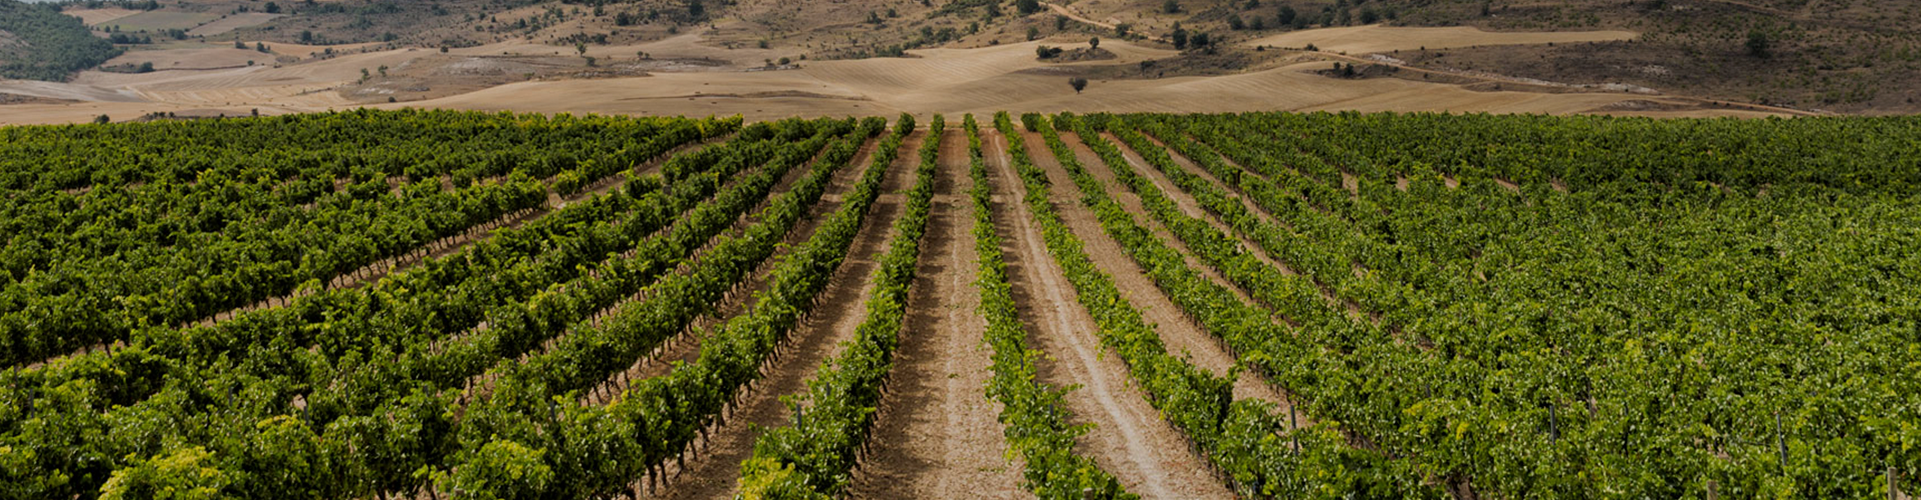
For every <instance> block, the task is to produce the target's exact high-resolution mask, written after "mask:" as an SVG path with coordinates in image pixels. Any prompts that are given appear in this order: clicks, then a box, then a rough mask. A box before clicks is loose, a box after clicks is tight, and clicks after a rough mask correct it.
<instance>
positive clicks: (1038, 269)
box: [987, 132, 1233, 498]
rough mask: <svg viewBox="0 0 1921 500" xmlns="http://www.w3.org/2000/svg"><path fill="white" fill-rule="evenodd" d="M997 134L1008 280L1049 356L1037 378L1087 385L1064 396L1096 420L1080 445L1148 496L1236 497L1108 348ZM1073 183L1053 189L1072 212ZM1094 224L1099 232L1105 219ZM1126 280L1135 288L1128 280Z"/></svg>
mask: <svg viewBox="0 0 1921 500" xmlns="http://www.w3.org/2000/svg"><path fill="white" fill-rule="evenodd" d="M990 135H991V136H990V137H989V138H988V141H987V143H988V144H989V145H990V146H991V148H992V150H991V151H990V152H988V153H987V156H988V161H989V162H990V163H992V164H994V165H993V166H994V169H995V170H996V175H995V176H994V181H993V182H994V183H995V186H994V192H995V193H996V198H995V200H994V201H995V203H994V205H995V206H994V210H995V212H996V215H995V224H996V226H997V230H999V231H1000V232H1001V234H1003V235H1006V236H1007V239H1006V240H1004V243H1003V245H1005V248H1003V249H1002V250H1003V251H1005V252H1006V256H1005V257H1006V259H1007V268H1008V280H1009V282H1010V283H1011V284H1012V285H1013V294H1014V299H1015V301H1016V303H1018V304H1019V306H1020V316H1021V322H1022V323H1026V324H1028V325H1031V327H1032V328H1033V333H1032V335H1033V337H1034V338H1033V339H1030V343H1029V345H1032V346H1034V347H1035V348H1037V349H1038V350H1040V351H1041V352H1042V353H1044V354H1045V355H1046V359H1044V360H1042V361H1043V362H1041V363H1037V364H1038V365H1039V366H1038V371H1039V373H1038V378H1040V379H1041V381H1042V382H1044V383H1047V384H1050V385H1053V386H1055V387H1068V386H1073V385H1079V386H1080V388H1079V389H1077V390H1074V391H1072V392H1069V393H1068V394H1067V397H1066V403H1067V406H1068V409H1069V410H1070V411H1071V412H1072V413H1073V414H1072V416H1071V419H1070V423H1073V424H1091V425H1092V428H1090V429H1089V430H1088V432H1087V434H1085V435H1082V436H1081V437H1080V439H1078V440H1077V441H1076V443H1075V445H1076V446H1075V447H1076V450H1075V451H1076V452H1077V453H1080V454H1083V455H1085V456H1088V457H1090V458H1093V459H1094V461H1095V462H1096V463H1097V464H1099V465H1100V466H1101V468H1102V469H1105V470H1107V471H1108V472H1110V473H1113V474H1114V475H1115V477H1116V478H1118V479H1119V480H1120V481H1121V484H1122V485H1124V486H1126V487H1127V489H1128V490H1129V491H1132V492H1135V493H1139V494H1142V495H1144V496H1148V497H1153V498H1171V497H1183V498H1231V497H1232V496H1233V495H1232V494H1231V493H1230V492H1229V491H1227V489H1226V488H1225V487H1224V486H1223V485H1222V484H1221V482H1220V480H1218V479H1217V478H1215V477H1214V476H1213V475H1212V474H1211V473H1209V472H1208V470H1207V466H1206V461H1205V460H1203V459H1202V458H1201V457H1199V456H1197V455H1196V454H1194V453H1193V451H1192V450H1191V448H1190V447H1189V446H1188V445H1187V442H1186V441H1185V438H1183V437H1182V436H1181V435H1180V433H1179V432H1178V431H1176V430H1175V429H1173V428H1172V427H1171V426H1169V425H1168V424H1167V422H1166V421H1165V420H1163V419H1162V418H1161V417H1160V414H1159V412H1158V411H1156V410H1155V409H1154V408H1153V406H1151V405H1149V404H1148V402H1147V400H1146V398H1145V394H1144V393H1142V392H1141V389H1140V388H1138V387H1135V386H1134V385H1133V384H1132V383H1131V379H1130V378H1129V377H1128V375H1127V367H1126V366H1125V365H1124V364H1123V363H1122V361H1121V359H1120V356H1119V355H1117V354H1114V353H1111V352H1107V349H1106V348H1104V347H1102V346H1101V345H1100V340H1099V339H1098V338H1096V337H1095V336H1094V332H1095V331H1098V329H1099V327H1098V326H1097V325H1096V323H1095V322H1094V319H1093V317H1091V316H1089V315H1088V313H1087V311H1086V309H1084V308H1082V307H1081V305H1080V303H1079V302H1076V301H1075V299H1074V297H1075V291H1074V289H1073V288H1072V286H1071V285H1070V284H1069V283H1068V282H1067V279H1066V275H1065V274H1064V272H1063V271H1062V269H1061V268H1060V266H1059V265H1058V264H1056V263H1055V262H1054V261H1053V258H1052V257H1050V256H1049V255H1048V251H1047V248H1046V246H1045V244H1044V243H1043V242H1042V235H1041V229H1040V226H1039V223H1038V222H1036V221H1035V220H1034V219H1033V214H1031V213H1030V212H1029V210H1028V208H1027V206H1026V204H1024V203H1022V202H1021V200H1022V198H1023V197H1022V194H1021V193H1022V192H1023V189H1022V188H1021V186H1020V185H1019V184H1020V176H1019V175H1018V174H1016V173H1015V171H1014V168H1013V166H1012V164H1011V160H1010V159H1009V158H1008V156H1007V152H1006V151H1007V149H1006V144H1005V138H1003V137H1002V136H1001V135H1000V134H997V133H991V132H990ZM1029 142H1034V141H1029ZM1029 150H1030V151H1032V152H1035V153H1039V154H1030V156H1032V157H1033V158H1032V159H1033V160H1035V162H1036V164H1039V163H1041V162H1042V161H1043V159H1045V158H1047V155H1046V153H1045V151H1047V150H1046V149H1045V148H1040V149H1034V148H1033V144H1029ZM1049 163H1051V160H1049ZM1054 169H1055V170H1058V169H1059V167H1058V166H1056V167H1054ZM1072 187H1073V186H1072V184H1067V185H1065V186H1062V185H1060V183H1059V182H1057V183H1056V187H1055V190H1054V194H1053V197H1054V198H1053V202H1054V203H1055V205H1057V206H1059V207H1060V208H1061V209H1062V211H1063V212H1064V213H1066V214H1071V212H1069V211H1067V210H1066V209H1067V208H1070V207H1072V206H1076V204H1077V203H1078V202H1077V201H1075V200H1074V198H1073V197H1072V195H1070V194H1067V193H1064V192H1063V191H1064V190H1066V189H1072ZM1068 219H1069V220H1070V221H1071V220H1073V217H1072V216H1071V215H1070V216H1069V217H1068ZM1094 229H1095V231H1096V233H1098V231H1099V228H1098V227H1095V228H1094ZM1076 233H1077V234H1081V235H1082V237H1083V238H1086V237H1087V236H1088V235H1087V234H1086V232H1085V230H1084V229H1076ZM1087 250H1088V252H1089V253H1090V254H1093V255H1094V256H1095V260H1096V261H1097V262H1099V261H1109V260H1111V258H1114V257H1119V258H1125V257H1122V256H1120V255H1116V254H1111V253H1108V252H1111V251H1112V250H1111V249H1107V250H1103V249H1099V248H1096V247H1095V246H1094V245H1093V244H1092V243H1091V242H1090V244H1089V245H1088V248H1087ZM1103 253H1107V255H1105V256H1103V255H1102V254H1103ZM1121 286H1122V288H1123V289H1127V288H1130V287H1128V286H1127V285H1126V284H1125V283H1121Z"/></svg>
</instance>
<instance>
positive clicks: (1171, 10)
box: [1161, 0, 1181, 14]
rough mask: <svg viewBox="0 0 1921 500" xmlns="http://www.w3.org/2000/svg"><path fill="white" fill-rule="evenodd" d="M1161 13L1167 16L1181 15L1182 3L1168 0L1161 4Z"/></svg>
mask: <svg viewBox="0 0 1921 500" xmlns="http://www.w3.org/2000/svg"><path fill="white" fill-rule="evenodd" d="M1161 12H1162V13H1166V14H1179V13H1181V3H1180V2H1179V1H1176V0H1167V2H1166V3H1162V4H1161Z"/></svg>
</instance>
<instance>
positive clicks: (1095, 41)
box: [1087, 36, 1101, 49]
mask: <svg viewBox="0 0 1921 500" xmlns="http://www.w3.org/2000/svg"><path fill="white" fill-rule="evenodd" d="M1087 48H1090V49H1098V48H1101V37H1098V36H1097V37H1094V38H1089V39H1087Z"/></svg>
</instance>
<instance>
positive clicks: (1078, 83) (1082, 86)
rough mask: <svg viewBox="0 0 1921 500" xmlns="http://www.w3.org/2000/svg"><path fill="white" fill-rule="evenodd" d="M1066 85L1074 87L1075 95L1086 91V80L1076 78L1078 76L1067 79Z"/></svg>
mask: <svg viewBox="0 0 1921 500" xmlns="http://www.w3.org/2000/svg"><path fill="white" fill-rule="evenodd" d="M1067 84H1068V85H1070V86H1073V87H1074V93H1076V94H1079V93H1081V91H1082V90H1086V89H1087V79H1086V78H1081V77H1078V76H1076V77H1073V78H1068V79H1067Z"/></svg>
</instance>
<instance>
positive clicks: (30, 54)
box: [0, 0, 120, 81]
mask: <svg viewBox="0 0 1921 500" xmlns="http://www.w3.org/2000/svg"><path fill="white" fill-rule="evenodd" d="M0 32H5V33H9V34H11V35H12V38H14V39H16V40H17V41H18V42H19V43H17V44H0V76H4V77H7V78H19V79H25V80H46V81H65V80H66V79H67V77H68V76H69V75H72V74H73V72H75V71H80V70H83V69H87V68H91V67H94V66H99V65H100V63H102V62H106V60H108V59H113V58H114V57H115V56H118V55H120V49H118V48H115V47H114V46H113V44H112V43H109V42H108V41H106V40H102V39H100V38H97V37H94V36H93V34H92V33H89V32H88V31H87V26H86V25H85V24H82V23H81V22H80V18H77V17H71V16H66V15H62V14H61V13H60V9H59V8H58V7H54V6H52V5H45V4H27V3H22V2H19V1H17V0H0Z"/></svg>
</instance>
